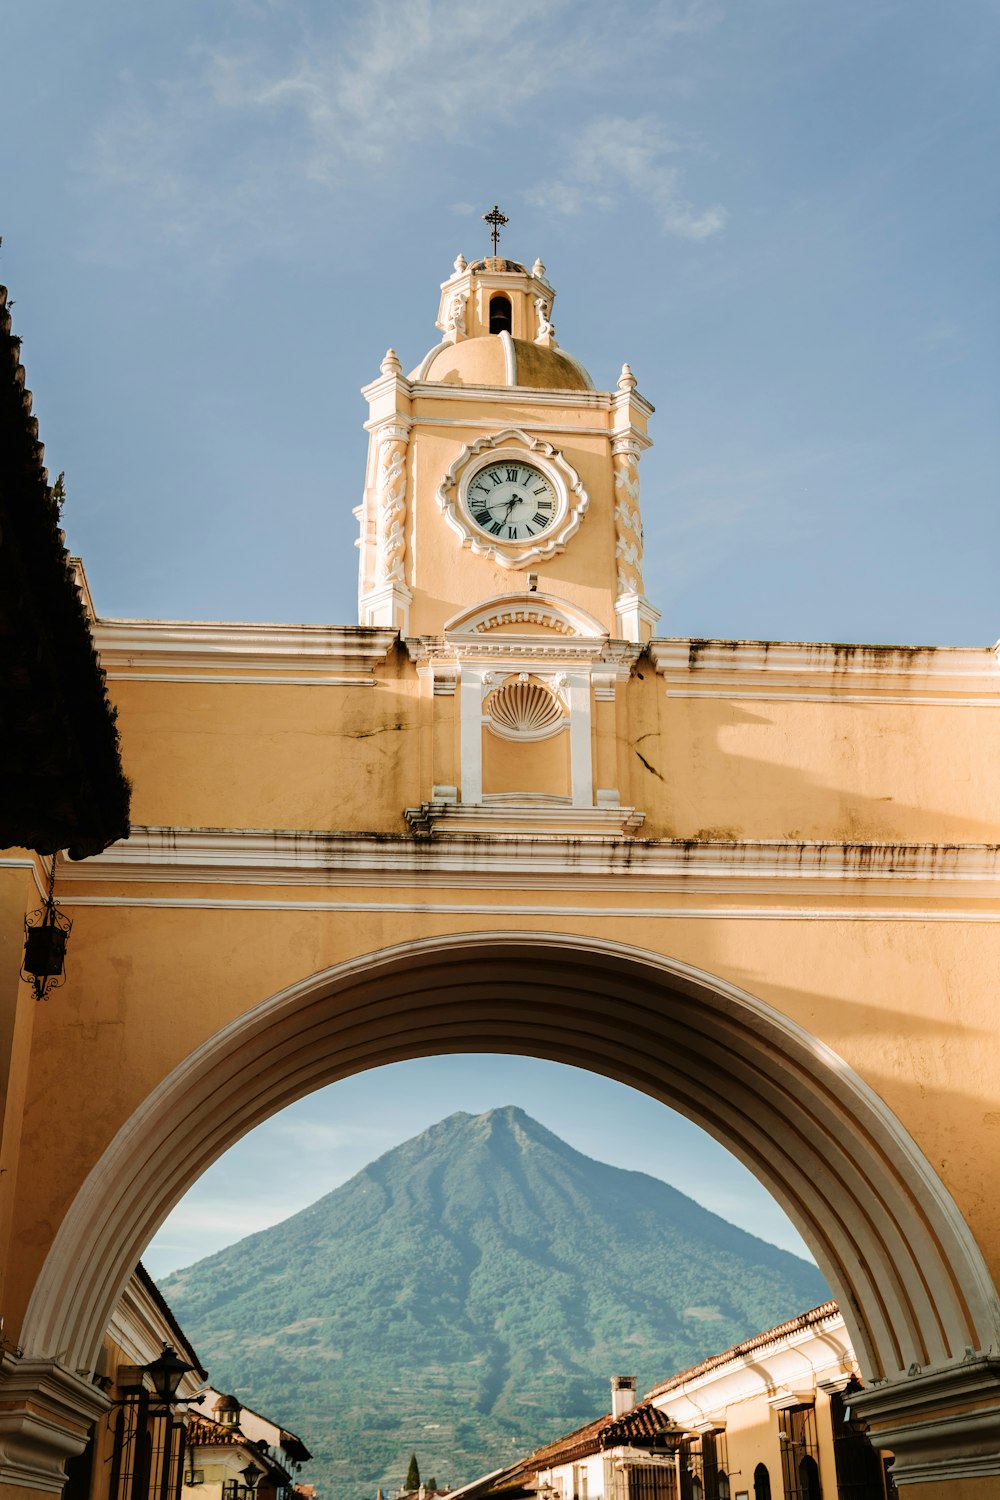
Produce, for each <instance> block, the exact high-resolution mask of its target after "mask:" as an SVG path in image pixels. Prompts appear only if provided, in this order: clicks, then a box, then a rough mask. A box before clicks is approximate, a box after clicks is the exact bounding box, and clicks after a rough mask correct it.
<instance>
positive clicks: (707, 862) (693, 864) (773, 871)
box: [60, 800, 1000, 894]
mask: <svg viewBox="0 0 1000 1500" xmlns="http://www.w3.org/2000/svg"><path fill="white" fill-rule="evenodd" d="M514 812H515V809H514V808H513V807H512V806H511V804H504V803H498V804H493V805H489V804H486V805H484V806H474V807H470V806H463V805H462V804H456V803H451V802H443V801H442V802H438V801H433V800H432V801H430V802H426V803H423V804H422V805H421V807H419V808H410V809H408V810H407V812H406V818H407V822H408V824H409V827H410V829H411V830H412V832H408V833H399V834H384V833H379V834H366V833H364V832H362V831H348V830H340V831H323V830H316V829H302V830H297V829H262V828H174V827H169V826H165V827H159V826H155V825H145V826H143V825H133V828H132V832H131V835H130V837H129V838H128V839H126V840H122V841H121V842H119V843H117V844H112V845H111V846H110V847H109V848H108V849H105V850H104V851H103V852H102V853H101V854H96V855H93V856H91V857H90V858H89V859H87V860H83V861H65V860H62V859H61V860H60V878H61V879H63V880H65V881H69V882H72V883H73V884H79V883H87V882H90V881H95V880H96V881H107V880H124V879H127V880H131V881H142V880H149V879H152V880H163V879H180V878H183V872H184V871H185V870H188V871H193V870H196V869H197V870H202V871H211V870H217V871H219V872H227V871H244V872H253V871H269V872H272V878H274V879H279V880H280V878H281V876H282V874H283V873H284V874H289V875H294V878H295V879H296V880H298V879H300V878H308V872H333V871H341V870H347V869H354V870H357V869H361V868H372V869H375V868H379V869H389V868H393V869H399V868H404V867H405V868H409V867H411V866H413V865H414V864H415V863H416V864H419V863H421V862H422V861H424V860H426V859H434V858H435V857H436V856H435V855H434V854H432V853H431V850H430V849H429V848H428V846H427V845H426V844H424V843H423V842H422V841H420V840H419V839H418V840H415V839H414V837H413V834H414V833H425V832H427V831H428V829H429V828H430V827H431V826H432V825H433V826H434V827H435V829H436V830H437V831H441V830H442V829H444V828H445V826H447V828H448V831H449V832H450V831H451V830H454V832H455V833H456V834H457V835H458V836H459V837H461V836H462V833H463V832H464V828H465V826H466V825H468V824H469V823H470V820H473V819H474V820H476V821H480V822H481V821H486V822H487V823H488V825H489V831H488V832H481V833H478V834H477V835H476V842H477V843H479V844H480V845H481V846H482V849H483V853H484V855H485V854H489V857H490V859H491V861H492V863H493V864H494V865H495V866H496V867H497V871H498V873H499V871H500V869H501V868H502V867H503V857H502V845H503V844H504V843H505V842H506V839H507V835H513V834H515V833H517V832H519V831H521V830H520V824H522V823H524V822H525V820H527V823H528V824H529V825H530V827H531V830H532V831H533V830H534V828H535V827H536V826H537V825H538V823H539V820H540V819H542V820H543V821H544V820H548V821H549V822H550V825H551V826H553V827H556V828H558V829H560V830H561V832H559V834H558V838H559V839H562V841H563V854H562V855H561V856H560V859H561V860H562V861H563V863H561V864H560V865H559V868H561V869H563V870H564V873H565V868H566V867H565V860H566V859H567V858H568V857H569V853H570V848H571V846H572V868H573V871H574V872H575V874H577V875H603V874H607V873H609V872H610V871H613V872H614V873H615V875H616V876H617V877H618V878H621V877H631V878H633V879H658V880H664V881H667V882H668V883H669V884H670V886H671V888H676V889H678V890H682V889H688V888H696V887H697V883H698V882H704V883H711V884H712V885H715V884H717V883H721V882H732V885H733V889H735V890H739V891H743V890H747V889H750V890H752V889H753V888H754V884H753V883H754V882H758V883H763V884H764V885H765V886H767V885H770V884H771V883H775V884H780V885H781V886H785V885H793V886H794V888H795V889H796V890H798V889H800V888H801V887H802V886H803V885H804V884H805V883H806V882H812V883H813V885H812V888H813V889H816V890H826V891H828V892H829V893H830V894H836V889H837V882H838V881H843V882H848V881H855V882H859V883H862V884H871V883H873V882H877V881H891V882H893V883H898V882H905V883H912V882H916V881H926V882H928V883H929V884H931V885H934V884H939V885H945V886H950V887H954V886H956V885H959V884H962V883H971V882H977V883H980V884H983V885H988V886H990V885H996V884H997V882H998V880H1000V845H996V844H968V845H957V844H951V845H948V844H945V845H941V844H910V845H897V844H882V845H879V844H875V845H870V844H833V843H819V842H816V843H784V842H781V843H778V842H775V843H749V842H747V843H737V842H733V843H721V842H716V843H696V842H694V841H689V842H686V841H683V840H676V839H630V840H629V841H628V844H627V846H626V847H625V851H624V852H625V854H626V855H627V858H624V862H622V860H621V859H619V857H618V856H617V855H616V853H615V850H614V848H613V847H611V848H609V847H608V844H607V840H606V838H604V837H602V836H601V835H603V834H604V832H605V828H607V829H608V831H609V832H611V833H614V831H615V829H616V827H617V825H618V821H619V820H620V819H621V818H622V817H623V816H625V815H626V814H627V823H628V831H629V832H632V831H634V829H635V828H638V827H639V826H640V823H641V821H642V815H641V814H638V813H636V812H634V810H633V809H626V808H618V807H611V808H604V807H590V808H587V807H583V808H570V807H558V808H554V807H552V806H547V807H538V808H533V809H524V810H519V811H518V813H517V818H518V822H519V826H518V827H516V828H515V827H513V826H512V823H513V822H514ZM553 819H554V820H555V822H554V824H553V823H552V820H553ZM636 819H638V821H634V820H636ZM622 826H623V827H624V826H625V825H624V824H623V825H622ZM583 830H585V833H583ZM578 833H582V834H583V836H582V837H578ZM591 836H593V837H591ZM555 838H556V835H555V834H553V835H552V837H550V838H546V839H545V840H544V841H543V843H542V844H540V845H539V847H538V848H537V850H536V849H534V848H533V847H532V846H530V845H529V846H527V847H524V848H523V849H521V851H520V852H519V853H518V856H517V859H518V867H519V869H521V870H523V871H525V872H526V871H527V869H528V868H531V867H533V866H535V865H536V864H537V865H539V866H544V867H546V868H548V866H549V865H550V863H551V862H552V860H553V856H554V855H555V854H557V853H558V850H557V848H556V844H555V843H554V842H553V839H555ZM591 845H593V846H592V847H591Z"/></svg>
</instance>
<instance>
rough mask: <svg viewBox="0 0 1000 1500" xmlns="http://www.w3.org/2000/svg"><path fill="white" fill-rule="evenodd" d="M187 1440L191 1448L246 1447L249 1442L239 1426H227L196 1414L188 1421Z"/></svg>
mask: <svg viewBox="0 0 1000 1500" xmlns="http://www.w3.org/2000/svg"><path fill="white" fill-rule="evenodd" d="M187 1441H188V1447H189V1448H193V1447H196V1446H197V1447H199V1448H245V1447H246V1446H247V1444H248V1439H247V1438H246V1437H245V1436H244V1434H243V1433H242V1432H240V1430H239V1428H238V1427H227V1426H224V1425H223V1423H222V1422H213V1421H212V1420H211V1419H210V1418H209V1417H196V1416H192V1418H191V1420H190V1421H189V1422H188V1430H187Z"/></svg>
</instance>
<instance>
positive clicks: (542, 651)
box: [403, 635, 615, 666]
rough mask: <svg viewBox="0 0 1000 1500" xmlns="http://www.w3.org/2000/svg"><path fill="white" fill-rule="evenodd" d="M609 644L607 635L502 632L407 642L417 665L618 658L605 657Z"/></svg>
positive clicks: (430, 637) (434, 637)
mask: <svg viewBox="0 0 1000 1500" xmlns="http://www.w3.org/2000/svg"><path fill="white" fill-rule="evenodd" d="M609 644H610V643H609V642H608V641H607V638H606V637H602V638H600V639H599V640H594V639H590V640H586V639H583V640H581V639H580V638H579V637H573V636H557V637H549V638H545V637H539V636H524V635H499V636H497V637H496V639H495V640H490V638H489V637H488V636H480V635H477V636H475V637H473V638H471V639H468V640H450V641H442V640H441V638H440V637H439V636H407V637H406V639H405V640H404V641H403V645H404V646H405V647H406V650H407V653H408V655H409V656H410V659H411V660H412V661H413V662H414V664H415V665H417V666H426V665H427V664H428V663H429V662H434V661H442V662H462V661H469V662H474V661H495V660H498V659H499V660H502V659H504V658H512V659H517V660H518V661H523V660H526V659H531V660H537V661H549V662H566V663H573V662H576V663H579V662H601V661H604V660H606V659H607V660H611V661H614V660H615V658H614V657H613V656H612V657H610V658H605V656H604V652H605V650H606V648H607V646H608V645H609Z"/></svg>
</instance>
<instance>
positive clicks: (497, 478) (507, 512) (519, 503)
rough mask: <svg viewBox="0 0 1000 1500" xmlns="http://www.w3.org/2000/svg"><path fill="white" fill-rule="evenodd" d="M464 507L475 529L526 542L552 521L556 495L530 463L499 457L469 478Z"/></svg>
mask: <svg viewBox="0 0 1000 1500" xmlns="http://www.w3.org/2000/svg"><path fill="white" fill-rule="evenodd" d="M465 509H466V511H467V512H468V515H469V517H470V518H471V520H472V521H473V523H474V524H475V525H476V526H477V527H478V528H479V530H480V531H482V532H484V533H485V534H486V535H487V536H489V537H493V538H495V539H496V540H497V541H498V542H527V541H531V540H532V539H533V538H534V537H540V536H542V535H543V534H544V533H545V532H546V531H548V529H549V527H550V526H552V525H553V524H554V523H555V521H556V518H557V516H558V515H559V496H558V494H557V492H556V487H555V485H554V484H553V483H552V480H551V479H549V478H548V477H547V476H546V475H545V474H543V473H542V472H541V470H540V469H536V468H535V467H534V465H533V464H526V463H524V462H523V461H522V460H520V459H517V460H514V459H510V460H500V461H498V462H496V463H491V464H487V465H486V467H485V468H482V469H480V470H478V472H477V473H476V474H475V475H474V476H473V477H472V479H471V480H470V481H469V486H468V489H467V490H466V492H465Z"/></svg>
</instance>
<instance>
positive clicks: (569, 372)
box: [410, 333, 594, 391]
mask: <svg viewBox="0 0 1000 1500" xmlns="http://www.w3.org/2000/svg"><path fill="white" fill-rule="evenodd" d="M410 379H411V380H429V381H433V382H434V383H435V384H438V385H485V386H512V385H517V386H527V387H529V388H530V389H532V390H536V391H592V390H593V389H594V382H593V381H592V380H591V378H590V376H589V375H588V374H587V372H586V370H585V369H584V368H583V366H582V365H581V364H579V363H578V361H577V360H575V359H574V358H573V356H572V355H571V354H567V353H566V351H565V350H564V349H548V348H545V347H544V346H543V345H541V344H529V343H528V342H527V340H525V339H515V338H511V336H510V334H509V333H488V334H483V335H481V336H480V337H479V338H472V339H461V340H459V342H458V343H457V344H451V343H447V344H438V346H437V347H436V348H435V349H432V350H431V351H430V353H429V354H428V355H427V356H426V358H425V359H424V360H423V361H422V362H421V363H420V364H419V365H418V366H417V368H416V369H415V370H413V371H412V372H411V374H410Z"/></svg>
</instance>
